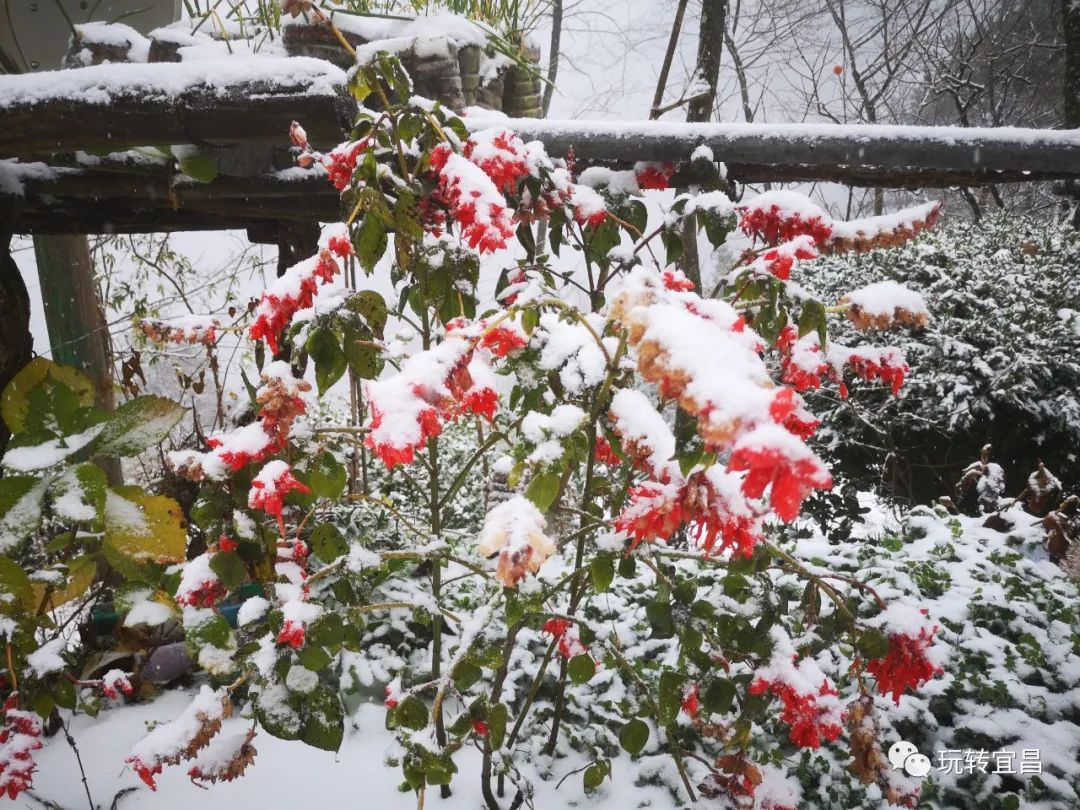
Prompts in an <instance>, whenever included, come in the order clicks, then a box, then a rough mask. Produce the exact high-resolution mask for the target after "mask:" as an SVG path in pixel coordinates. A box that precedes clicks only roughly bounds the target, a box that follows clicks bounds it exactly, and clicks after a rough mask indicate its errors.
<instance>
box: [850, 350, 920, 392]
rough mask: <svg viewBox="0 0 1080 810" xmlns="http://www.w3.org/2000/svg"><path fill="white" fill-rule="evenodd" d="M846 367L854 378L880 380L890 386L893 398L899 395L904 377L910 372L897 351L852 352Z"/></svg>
mask: <svg viewBox="0 0 1080 810" xmlns="http://www.w3.org/2000/svg"><path fill="white" fill-rule="evenodd" d="M847 365H849V366H851V370H852V371H853V372H855V374H856V376H858V377H860V378H862V379H864V380H867V381H872V380H878V379H879V380H881V381H882V382H883V383H885V384H886V385H889V386H891V388H892V393H893V396H896V395H897V394H898V393H900V387H901V386H902V385H903V384H904V377H905V375H906V374H907V373H908V372H909V371H910V370H911V368H910V367H909V366H908V364H907V363H906V362H904V357H903V355H902V354H900V352H899V350H896V349H891V350H881V351H866V350H858V351H855V352H853V353H852V354H851V355H850V356H849V357H848V359H847Z"/></svg>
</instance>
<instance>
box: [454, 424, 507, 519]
mask: <svg viewBox="0 0 1080 810" xmlns="http://www.w3.org/2000/svg"><path fill="white" fill-rule="evenodd" d="M522 418H524V417H522ZM520 423H521V419H519V420H517V421H516V422H515V423H514V424H513V425H512V426H511V429H515V428H516V427H517V426H518V425H519V424H520ZM499 440H502V441H506V442H507V444H509V441H508V440H507V438H506V435H505V434H504V433H501V432H500V431H497V430H493V431H491V433H489V434H488V437H487V439H486V440H484V441H483V442H482V443H481V445H480V447H479V448H477V450H476V452H475V453H473V454H472V457H470V458H469V460H468V461H467V462H465V465H464V466H463V467H462V468H461V470H460V471H459V472H458V474H457V476H455V478H454V480H453V482H452V483H451V484H450V486H449V487H448V488H447V490H446V492H445V493H443V496H442V501H441V504H442V505H443V506H446V505H447V503H449V502H450V499H451V498H453V497H454V495H456V494H457V491H458V490H459V489H461V487H462V485H463V484H464V483H465V479H466V478H467V477H468V475H469V471H470V470H472V468H473V466H474V465H475V464H476V462H477V461H480V460H481V459H482V458H483V457H484V455H485V453H487V451H488V450H490V449H491V447H493V446H494V445H495V443H496V442H497V441H499Z"/></svg>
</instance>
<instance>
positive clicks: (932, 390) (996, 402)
mask: <svg viewBox="0 0 1080 810" xmlns="http://www.w3.org/2000/svg"><path fill="white" fill-rule="evenodd" d="M1078 264H1080V236H1078V235H1077V233H1076V232H1075V230H1073V229H1072V228H1070V227H1069V226H1068V225H1067V224H1055V223H1052V222H1048V221H1046V220H1036V219H1025V218H1023V217H1019V216H1009V217H996V218H989V219H986V220H984V221H983V222H981V223H972V222H967V221H963V220H954V221H951V222H949V223H948V224H947V225H945V226H944V227H942V228H939V229H937V230H935V231H933V232H930V233H927V234H925V235H923V236H921V237H920V238H919V239H918V240H916V241H914V242H911V243H909V244H906V245H903V246H900V247H897V248H895V249H890V250H873V251H869V252H867V253H860V254H847V255H842V256H828V257H824V258H821V259H819V260H818V261H817V262H815V263H814V265H813V270H812V271H810V272H808V273H807V274H806V276H805V278H804V283H805V284H806V285H807V286H808V287H809V288H810V289H811V290H813V291H814V292H815V293H818V294H820V295H822V296H823V297H824V298H826V299H829V298H838V297H840V296H841V295H843V293H844V291H846V290H848V289H850V288H852V287H855V286H861V285H863V284H866V283H870V282H876V281H880V280H882V279H892V280H895V281H898V282H901V283H903V284H906V285H908V286H910V287H912V288H914V289H915V290H917V291H919V292H921V293H922V294H923V296H924V297H925V298H926V300H927V302H928V304H929V307H930V309H931V310H932V311H933V319H932V320H931V322H930V323H929V324H928V325H927V326H926V328H925V329H924V330H923V331H921V332H918V333H914V334H911V335H910V336H907V335H904V334H897V335H890V336H889V341H890V343H892V344H895V345H898V346H900V347H901V348H902V349H903V350H904V353H905V355H906V357H907V360H908V363H909V364H910V365H911V366H912V368H913V369H915V371H914V372H913V374H912V375H911V376H910V378H909V380H908V382H907V383H906V384H905V386H904V388H903V390H902V391H900V392H899V394H898V396H896V397H884V396H881V395H879V394H878V393H876V392H874V391H872V390H863V391H858V392H854V393H853V395H852V397H851V399H850V400H848V401H847V402H840V401H839V400H837V399H835V398H833V399H831V403H832V404H831V405H830V403H829V402H828V401H825V398H823V397H818V398H816V399H815V400H814V407H815V408H816V409H817V410H818V411H819V412H821V411H822V410H823V409H828V412H829V416H828V418H826V419H825V420H824V421H825V423H826V428H825V429H824V430H823V431H822V433H821V434H819V436H820V438H822V439H823V440H824V441H826V442H828V444H829V445H830V452H831V454H832V455H833V456H834V457H835V458H836V459H837V460H838V461H839V463H840V464H841V470H842V471H843V472H844V474H845V475H847V476H850V477H852V478H855V479H857V480H858V481H859V482H860V483H861V484H863V485H876V484H877V483H878V482H879V481H880V482H881V483H883V484H884V485H885V486H886V487H887V488H891V489H893V490H894V491H895V494H896V495H897V496H899V497H901V498H905V499H915V500H917V501H921V502H926V501H928V500H930V499H932V498H934V497H936V496H938V495H941V494H944V493H947V492H948V491H949V490H950V488H951V486H952V483H953V482H954V481H956V480H957V479H958V478H959V477H960V472H961V470H962V469H963V467H964V466H965V465H966V464H967V463H968V462H970V461H971V460H972V459H974V458H977V457H978V456H979V450H980V448H981V447H982V446H983V445H985V444H990V445H992V455H993V458H994V459H995V461H997V462H998V463H999V464H1001V465H1002V466H1003V467H1004V468H1005V471H1006V475H1007V481H1008V491H1009V492H1010V493H1011V494H1013V495H1016V494H1018V493H1019V491H1020V490H1021V489H1023V486H1024V481H1025V480H1026V478H1027V476H1028V474H1029V473H1030V472H1031V471H1032V470H1034V469H1035V468H1036V467H1037V466H1038V461H1039V460H1042V461H1044V462H1045V463H1046V464H1047V466H1048V467H1050V468H1051V469H1053V470H1054V471H1055V472H1056V474H1057V475H1058V476H1059V477H1060V478H1062V480H1063V481H1065V482H1066V483H1068V482H1075V481H1078V480H1080V450H1078V448H1080V398H1078V397H1077V393H1076V392H1077V391H1078V390H1080V305H1078V304H1077V300H1078V299H1077V291H1076V267H1077V265H1078ZM847 331H848V334H850V335H855V334H856V331H855V329H854V327H853V326H849V327H847ZM861 336H862V335H860V337H861ZM837 338H838V339H840V340H844V339H845V338H846V335H844V334H838V335H837ZM868 339H869V340H870V341H871V342H873V341H874V337H873V336H872V335H871V336H870V337H869V338H868Z"/></svg>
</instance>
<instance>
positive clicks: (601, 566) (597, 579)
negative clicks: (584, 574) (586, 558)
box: [589, 554, 615, 593]
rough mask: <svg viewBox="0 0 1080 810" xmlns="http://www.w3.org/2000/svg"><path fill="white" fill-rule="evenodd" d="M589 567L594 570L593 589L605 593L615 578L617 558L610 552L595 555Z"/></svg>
mask: <svg viewBox="0 0 1080 810" xmlns="http://www.w3.org/2000/svg"><path fill="white" fill-rule="evenodd" d="M589 568H590V570H591V571H592V581H593V589H594V590H595V591H596V592H597V593H603V592H604V591H606V590H607V589H608V588H609V587H610V586H611V581H612V580H613V579H615V558H614V557H612V556H611V555H610V554H604V555H601V556H598V557H593V559H592V562H590V563H589Z"/></svg>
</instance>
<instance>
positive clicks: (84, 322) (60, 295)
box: [34, 234, 123, 485]
mask: <svg viewBox="0 0 1080 810" xmlns="http://www.w3.org/2000/svg"><path fill="white" fill-rule="evenodd" d="M34 256H35V257H36V258H37V267H38V279H39V280H40V282H41V300H42V303H43V304H44V305H45V325H46V326H47V327H48V329H49V345H50V346H51V347H52V359H53V361H54V362H56V363H59V364H60V365H62V366H72V367H73V368H77V369H79V370H80V371H82V372H83V373H84V374H86V375H87V376H88V377H89V378H90V379H91V380H92V381H93V383H94V392H95V395H94V398H95V400H96V405H97V407H98V408H100V409H101V410H103V411H111V410H112V409H113V367H112V356H111V353H110V351H109V328H108V326H107V324H106V323H105V313H104V312H102V310H101V304H100V302H99V301H98V295H97V284H96V283H95V281H94V266H93V263H92V262H91V260H90V244H89V242H88V241H87V238H86V236H84V235H81V234H64V235H45V234H38V235H37V236H35V237H34ZM102 468H103V469H104V470H105V473H106V475H107V476H108V478H109V483H110V484H113V485H118V484H122V483H123V476H122V473H121V470H120V461H119V459H108V460H106V461H105V462H103V464H102Z"/></svg>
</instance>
